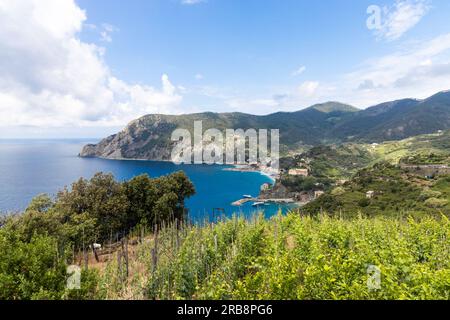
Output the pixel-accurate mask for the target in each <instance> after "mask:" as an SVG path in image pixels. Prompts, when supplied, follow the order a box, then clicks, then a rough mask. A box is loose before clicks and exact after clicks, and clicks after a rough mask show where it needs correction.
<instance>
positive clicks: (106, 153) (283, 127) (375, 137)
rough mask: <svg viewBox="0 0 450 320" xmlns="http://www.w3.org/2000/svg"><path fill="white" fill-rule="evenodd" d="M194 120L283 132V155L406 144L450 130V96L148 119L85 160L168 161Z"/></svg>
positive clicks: (91, 150)
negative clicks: (178, 133) (177, 135)
mask: <svg viewBox="0 0 450 320" xmlns="http://www.w3.org/2000/svg"><path fill="white" fill-rule="evenodd" d="M194 121H202V122H203V130H207V129H210V128H216V129H219V130H224V129H244V130H247V129H251V128H252V129H279V130H280V146H281V151H282V153H283V154H285V155H287V154H289V152H292V151H294V152H295V151H298V150H304V149H306V148H310V147H313V146H317V145H321V144H331V143H344V142H353V143H363V142H364V143H372V142H382V141H386V140H401V139H405V138H408V137H412V136H416V135H420V134H431V133H434V132H437V131H438V130H447V129H450V92H441V93H438V94H436V95H434V96H432V97H430V98H428V99H425V100H412V99H405V100H399V101H393V102H387V103H383V104H380V105H378V106H374V107H371V108H368V109H366V110H358V109H356V108H354V107H351V106H349V105H346V104H342V103H338V102H328V103H324V104H319V105H315V106H312V107H309V108H307V109H304V110H300V111H297V112H278V113H273V114H270V115H265V116H256V115H250V114H244V113H211V112H206V113H199V114H187V115H180V116H172V115H147V116H144V117H142V118H140V119H137V120H135V121H133V122H131V123H130V124H129V125H128V126H127V127H126V128H125V129H124V130H122V131H121V132H119V133H118V134H115V135H112V136H110V137H108V138H105V139H103V140H102V141H100V142H99V143H98V144H95V145H87V146H85V147H84V148H83V150H82V151H81V152H80V155H81V156H84V157H104V158H110V159H118V158H128V159H132V158H133V159H149V160H169V159H170V156H171V150H172V147H173V142H171V141H170V138H171V134H172V132H173V131H174V130H175V129H176V128H183V129H187V130H189V131H191V132H193V127H194Z"/></svg>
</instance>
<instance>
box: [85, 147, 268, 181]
mask: <svg viewBox="0 0 450 320" xmlns="http://www.w3.org/2000/svg"><path fill="white" fill-rule="evenodd" d="M78 157H79V158H82V159H102V160H113V161H141V162H146V161H147V162H165V163H172V164H174V165H196V166H203V165H208V166H213V165H215V166H223V167H225V168H223V169H222V170H224V171H235V172H256V173H259V174H261V175H263V176H266V177H268V178H269V179H270V180H271V181H272V183H275V182H276V177H277V175H276V174H273V173H269V172H265V171H264V170H260V169H254V168H252V167H250V166H249V165H242V164H218V163H213V164H208V163H202V164H195V163H181V164H177V163H175V162H173V161H172V160H155V159H139V158H107V157H98V156H95V157H84V156H81V155H80V154H78Z"/></svg>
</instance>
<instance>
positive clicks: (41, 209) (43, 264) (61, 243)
mask: <svg viewBox="0 0 450 320" xmlns="http://www.w3.org/2000/svg"><path fill="white" fill-rule="evenodd" d="M194 193H195V190H194V186H193V185H192V183H191V182H190V181H189V179H188V178H187V177H186V175H185V174H184V173H182V172H178V173H174V174H171V175H168V176H165V177H161V178H157V179H150V178H149V177H148V176H147V175H143V176H139V177H136V178H133V179H131V180H130V181H127V182H122V183H121V182H117V181H115V180H114V177H113V176H112V175H110V174H102V173H98V174H96V175H95V176H94V177H93V178H92V179H90V180H86V179H80V180H78V181H77V182H75V183H74V184H73V185H72V187H71V188H70V189H68V188H65V189H64V190H63V191H61V192H59V193H58V195H57V196H56V199H54V200H53V199H51V198H50V197H49V196H47V195H41V196H38V197H36V198H35V199H33V201H32V202H31V203H30V205H29V206H28V208H27V209H26V211H25V212H24V213H23V214H22V215H18V216H13V217H9V218H7V219H4V220H2V222H1V225H0V252H1V255H0V299H61V298H77V299H78V298H92V297H94V296H95V295H94V293H95V292H96V289H97V284H96V283H97V282H96V274H95V272H94V273H92V272H88V271H84V273H83V275H82V278H83V279H84V280H83V282H82V289H81V290H78V291H77V292H70V293H68V292H67V291H66V286H65V284H66V279H67V274H66V266H67V264H69V263H73V262H74V261H73V260H74V258H75V252H78V250H87V249H88V247H89V246H91V245H92V244H93V243H94V242H100V243H104V241H106V240H107V239H110V240H111V238H112V236H113V235H114V237H115V239H117V238H120V237H122V236H124V235H126V234H127V233H128V232H129V231H130V230H132V229H133V228H135V227H136V226H138V225H139V226H141V227H143V226H144V227H145V226H146V227H148V228H149V229H151V228H152V227H153V226H154V225H155V224H161V223H170V222H171V221H175V220H179V221H182V220H184V219H185V215H186V209H185V206H184V201H185V199H186V198H188V197H190V196H192V195H193V194H194Z"/></svg>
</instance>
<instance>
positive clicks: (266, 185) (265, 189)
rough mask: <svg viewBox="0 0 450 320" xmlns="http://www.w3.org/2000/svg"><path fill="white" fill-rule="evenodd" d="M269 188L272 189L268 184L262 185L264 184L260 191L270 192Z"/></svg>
mask: <svg viewBox="0 0 450 320" xmlns="http://www.w3.org/2000/svg"><path fill="white" fill-rule="evenodd" d="M271 187H272V186H271V185H270V183H264V184H263V185H262V186H261V191H267V190H270V188H271Z"/></svg>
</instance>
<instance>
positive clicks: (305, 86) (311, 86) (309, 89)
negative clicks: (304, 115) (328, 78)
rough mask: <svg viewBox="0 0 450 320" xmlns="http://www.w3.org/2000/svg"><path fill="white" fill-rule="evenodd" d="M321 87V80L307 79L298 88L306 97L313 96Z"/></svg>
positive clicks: (299, 92)
mask: <svg viewBox="0 0 450 320" xmlns="http://www.w3.org/2000/svg"><path fill="white" fill-rule="evenodd" d="M318 88H319V82H317V81H305V82H303V83H302V84H301V85H300V86H299V87H298V89H297V93H298V94H299V95H301V96H304V97H311V96H313V95H314V94H316V92H317V89H318Z"/></svg>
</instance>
